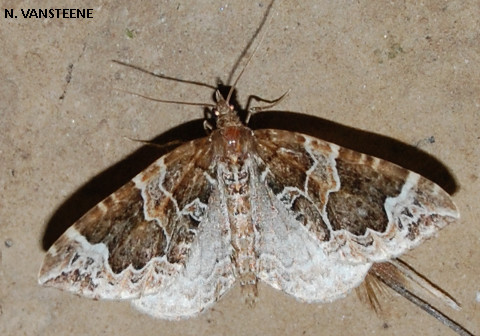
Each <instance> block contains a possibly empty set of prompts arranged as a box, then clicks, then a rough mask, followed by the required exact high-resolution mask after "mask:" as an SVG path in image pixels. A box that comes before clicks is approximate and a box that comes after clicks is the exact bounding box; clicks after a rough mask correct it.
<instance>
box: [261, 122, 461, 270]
mask: <svg viewBox="0 0 480 336" xmlns="http://www.w3.org/2000/svg"><path fill="white" fill-rule="evenodd" d="M254 134H255V137H256V139H257V141H258V148H257V151H258V154H259V156H260V160H259V165H260V168H261V169H262V168H263V169H264V170H265V173H264V174H263V175H262V179H264V181H263V182H264V183H266V185H267V186H268V187H269V188H270V189H271V190H272V191H273V193H274V194H275V195H276V197H277V198H278V199H279V200H281V201H282V203H283V204H284V205H285V207H287V209H288V210H289V212H290V213H291V214H292V216H294V217H295V219H296V220H297V221H298V222H300V223H302V224H303V225H304V226H305V228H306V229H307V230H308V231H309V232H310V234H311V235H313V236H314V237H316V239H317V240H318V243H319V244H320V245H321V246H322V248H323V249H324V251H325V252H326V253H328V254H329V255H330V256H331V257H332V258H334V259H337V260H342V261H345V262H353V263H357V262H379V261H384V260H388V259H391V258H394V257H397V256H399V255H400V254H402V253H404V252H405V251H406V250H408V249H410V248H412V247H414V246H416V245H418V244H419V243H420V242H422V241H423V240H425V239H426V238H429V237H431V236H432V235H433V234H435V232H436V231H438V229H440V228H442V227H444V226H445V225H447V224H448V223H450V222H452V221H455V220H456V219H458V218H459V214H458V212H457V209H456V206H455V204H454V203H453V201H452V200H451V199H450V196H449V195H448V194H447V193H446V192H445V191H444V190H442V189H441V188H440V187H439V186H438V185H436V184H434V183H433V182H431V181H429V180H427V179H426V178H424V177H422V176H420V175H418V174H416V173H414V172H411V171H409V170H406V169H404V168H401V167H399V166H397V165H395V164H393V163H391V162H388V161H384V160H381V159H378V158H375V157H372V156H368V155H366V154H361V153H358V152H355V151H352V150H349V149H345V148H342V147H340V146H337V145H335V144H332V143H328V142H325V141H322V140H319V139H316V138H313V137H309V136H306V135H302V134H298V133H293V132H287V131H280V130H257V131H255V132H254Z"/></svg>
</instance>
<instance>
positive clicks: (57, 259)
mask: <svg viewBox="0 0 480 336" xmlns="http://www.w3.org/2000/svg"><path fill="white" fill-rule="evenodd" d="M206 173H208V174H210V176H211V177H212V176H215V171H214V170H213V169H212V151H211V147H210V146H209V144H208V139H207V138H203V139H199V140H195V141H192V142H189V143H187V144H184V145H182V146H180V147H178V148H177V149H175V150H174V151H172V152H170V153H169V154H167V155H165V156H163V157H161V158H160V159H158V160H157V161H156V162H154V163H153V164H152V165H151V166H149V167H148V168H147V169H146V170H144V171H143V172H142V173H140V174H139V175H137V176H136V177H135V178H134V179H133V180H132V181H130V182H129V183H127V184H126V185H125V186H123V187H122V188H120V189H119V190H118V191H116V192H115V193H113V194H112V195H110V196H109V197H107V198H106V199H105V200H103V201H102V202H100V203H99V204H98V205H96V206H95V207H94V208H93V209H91V210H90V211H89V212H88V213H87V214H85V215H84V216H83V217H82V218H80V219H79V220H78V221H77V222H76V223H75V224H74V225H73V226H72V227H70V228H69V229H68V230H67V231H66V232H65V233H64V234H63V235H62V236H61V237H60V238H59V239H58V240H57V241H56V242H55V244H53V246H52V247H51V248H50V249H49V251H48V252H47V255H46V257H45V260H44V262H43V265H42V267H41V269H40V274H39V283H41V284H44V285H47V286H54V287H58V288H61V289H64V290H68V291H72V292H75V293H77V294H81V295H84V296H87V297H94V298H109V299H114V298H122V299H125V298H138V297H140V296H141V295H149V294H151V293H155V292H157V291H158V289H159V288H160V287H161V285H162V283H163V282H164V280H166V279H168V278H169V277H171V276H173V275H175V274H177V273H179V271H180V270H182V269H183V267H184V264H185V263H186V261H187V259H188V254H189V251H190V246H191V244H192V241H193V240H194V237H195V236H196V234H197V229H198V225H199V223H200V222H201V221H202V220H203V218H204V215H205V212H206V209H207V203H208V199H209V196H210V194H211V191H212V186H211V184H210V182H209V180H208V179H207V177H206Z"/></svg>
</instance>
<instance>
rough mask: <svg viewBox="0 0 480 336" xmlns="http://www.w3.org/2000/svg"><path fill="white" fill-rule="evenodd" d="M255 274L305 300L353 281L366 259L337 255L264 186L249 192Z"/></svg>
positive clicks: (340, 291) (341, 292)
mask: <svg viewBox="0 0 480 336" xmlns="http://www.w3.org/2000/svg"><path fill="white" fill-rule="evenodd" d="M252 204H253V210H252V213H253V214H254V222H255V223H256V229H257V230H258V231H259V234H258V235H257V237H256V251H257V254H258V264H257V276H258V278H259V279H261V280H262V281H264V282H266V283H267V284H269V285H271V286H272V287H274V288H276V289H280V290H282V291H284V292H286V293H288V294H290V295H292V296H294V297H296V298H297V299H299V300H302V301H305V302H329V301H333V300H336V299H338V298H341V297H343V296H345V295H346V294H347V293H348V292H349V291H350V290H351V289H352V288H355V287H357V286H358V285H359V284H360V283H361V282H362V281H363V279H364V277H365V275H366V274H367V272H368V270H369V268H370V266H371V263H362V264H358V263H357V264H352V263H346V262H341V261H339V260H338V259H339V258H338V257H336V256H335V254H330V253H329V252H328V251H327V250H328V249H327V245H326V243H325V242H321V241H319V240H318V239H316V237H314V236H313V235H312V234H310V233H309V231H308V230H307V229H306V228H305V226H304V225H302V224H301V223H300V222H298V221H297V220H295V218H294V217H293V216H292V214H291V213H290V212H289V211H288V210H287V208H286V207H285V205H284V204H283V203H282V202H281V201H280V200H278V199H277V197H276V196H275V195H274V194H273V193H272V192H271V191H270V190H268V189H267V188H266V187H263V186H261V187H258V188H257V189H256V194H255V195H254V196H253V202H252Z"/></svg>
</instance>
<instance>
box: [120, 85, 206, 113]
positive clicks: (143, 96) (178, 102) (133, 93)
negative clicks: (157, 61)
mask: <svg viewBox="0 0 480 336" xmlns="http://www.w3.org/2000/svg"><path fill="white" fill-rule="evenodd" d="M114 90H116V91H119V92H124V93H128V94H131V95H134V96H138V97H142V98H145V99H148V100H151V101H155V102H159V103H165V104H179V105H190V106H202V107H206V108H214V107H215V105H214V104H207V103H196V102H184V101H177V100H166V99H158V98H152V97H149V96H145V95H142V94H140V93H136V92H132V91H127V90H122V89H114Z"/></svg>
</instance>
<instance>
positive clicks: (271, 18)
mask: <svg viewBox="0 0 480 336" xmlns="http://www.w3.org/2000/svg"><path fill="white" fill-rule="evenodd" d="M273 3H274V0H272V2H270V5H269V6H268V10H267V13H266V16H265V18H266V17H267V16H268V13H269V12H270V9H271V8H272V6H273ZM272 20H273V17H270V18H269V21H268V24H267V28H266V29H267V30H265V32H264V33H263V35H262V37H261V38H260V41H259V42H258V44H257V46H256V47H255V50H254V51H253V53H252V55H250V57H249V58H248V60H247V62H246V63H245V65H244V66H243V68H242V70H241V71H240V73H239V74H238V76H237V78H236V79H235V81H234V82H233V84H232V86H231V87H230V91H228V95H227V99H225V101H226V102H227V104H228V103H229V102H230V98H231V97H232V94H233V91H234V90H235V87H236V86H237V83H238V81H239V80H240V78H241V77H242V75H243V73H244V72H245V69H246V68H247V66H248V65H249V64H250V61H251V60H252V58H253V56H255V54H256V53H257V50H258V49H259V48H260V46H261V45H262V43H263V40H264V39H265V36H266V35H267V32H268V27H270V24H271V22H272ZM264 23H265V20H264V21H263V22H262V25H261V26H260V28H259V29H258V30H257V32H256V34H258V32H259V31H260V29H261V28H262V27H263V24H264ZM256 34H255V35H256ZM255 35H254V36H255Z"/></svg>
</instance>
